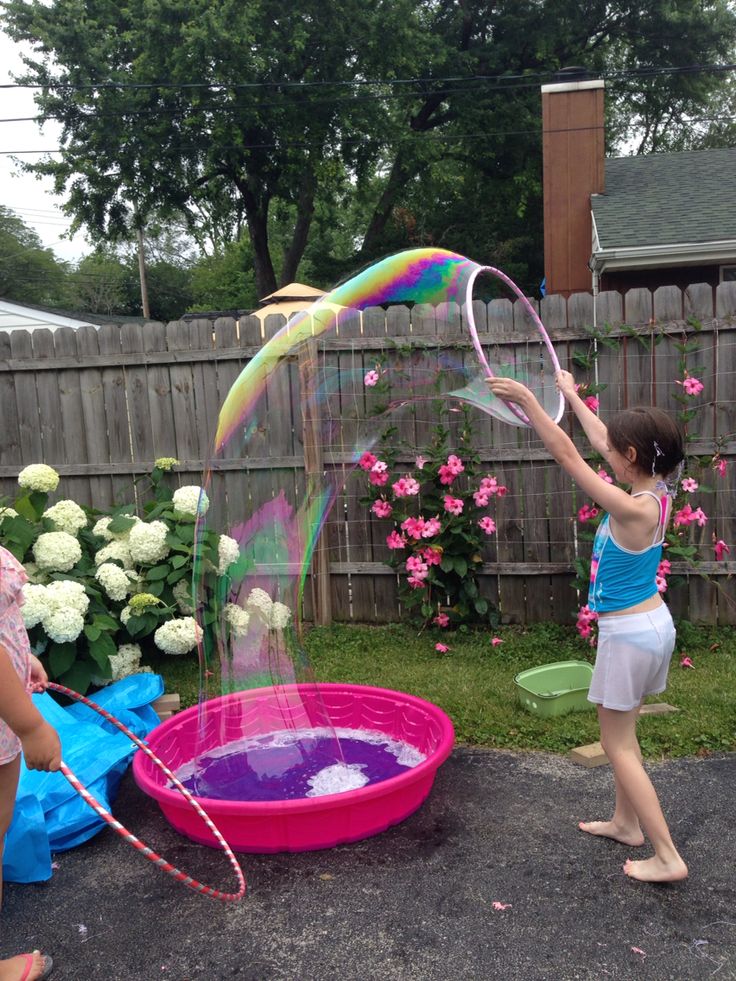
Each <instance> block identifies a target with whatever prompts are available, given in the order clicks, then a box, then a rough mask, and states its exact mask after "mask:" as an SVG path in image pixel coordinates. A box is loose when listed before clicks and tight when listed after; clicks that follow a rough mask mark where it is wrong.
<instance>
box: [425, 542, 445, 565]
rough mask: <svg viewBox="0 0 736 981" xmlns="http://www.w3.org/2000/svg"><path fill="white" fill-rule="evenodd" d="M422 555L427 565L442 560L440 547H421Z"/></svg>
mask: <svg viewBox="0 0 736 981" xmlns="http://www.w3.org/2000/svg"><path fill="white" fill-rule="evenodd" d="M422 556H423V557H424V561H425V562H426V563H427V565H439V564H440V562H441V561H442V549H441V548H432V547H431V546H430V547H429V548H423V549H422Z"/></svg>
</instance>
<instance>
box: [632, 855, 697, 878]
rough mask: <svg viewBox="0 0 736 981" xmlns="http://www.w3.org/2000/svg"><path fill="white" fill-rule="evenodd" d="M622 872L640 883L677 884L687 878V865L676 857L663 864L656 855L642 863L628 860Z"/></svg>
mask: <svg viewBox="0 0 736 981" xmlns="http://www.w3.org/2000/svg"><path fill="white" fill-rule="evenodd" d="M624 872H625V873H626V875H628V876H629V877H630V878H631V879H639V881H640V882H679V881H680V879H686V878H687V865H685V863H684V862H683V860H682V859H681V858H680V856H679V855H678V856H677V858H674V859H672V861H670V862H664V861H662V859H661V858H658V857H657V856H656V855H654V856H652V858H647V859H645V860H644V861H642V862H632V861H631V859H630V858H628V859H627V860H626V862H625V864H624Z"/></svg>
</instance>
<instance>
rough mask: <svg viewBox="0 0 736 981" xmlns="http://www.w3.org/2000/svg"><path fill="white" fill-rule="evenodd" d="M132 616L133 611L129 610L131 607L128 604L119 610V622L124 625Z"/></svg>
mask: <svg viewBox="0 0 736 981" xmlns="http://www.w3.org/2000/svg"><path fill="white" fill-rule="evenodd" d="M132 616H133V611H132V610H131V608H130V607H129V606H124V607H123V608H122V610H121V611H120V622H121V623H122V625H123V626H124V627H125V626H126V625H127V623H128V620H130V618H131V617H132Z"/></svg>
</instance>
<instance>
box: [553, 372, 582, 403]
mask: <svg viewBox="0 0 736 981" xmlns="http://www.w3.org/2000/svg"><path fill="white" fill-rule="evenodd" d="M555 381H556V382H557V388H558V389H559V390H560V391H561V392H562V394H563V395H564V396H565V398H566V399H569V398H570V396H571V395H574V394H575V392H576V391H577V389H576V387H575V379H574V378H573V376H572V375H571V374H570V372H569V371H562V370H560V371H558V372H557V374H556V375H555Z"/></svg>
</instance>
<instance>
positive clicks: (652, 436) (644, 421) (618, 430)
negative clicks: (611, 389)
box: [608, 406, 685, 477]
mask: <svg viewBox="0 0 736 981" xmlns="http://www.w3.org/2000/svg"><path fill="white" fill-rule="evenodd" d="M608 442H609V443H610V445H611V448H612V449H614V450H616V451H617V452H618V453H623V454H625V453H626V451H627V450H628V448H629V447H630V446H633V447H634V449H635V450H636V461H635V463H634V466H635V467H636V468H637V470H639V471H641V472H642V473H651V474H655V473H656V474H660V476H662V477H666V476H667V474H669V473H672V471H673V470H674V469H675V467H676V466H677V464H678V463H681V462H682V460H684V459H685V452H684V448H683V439H682V433H681V432H680V429H679V427H678V425H677V423H676V422H675V421H674V419H672V418H670V416H668V415H667V413H666V412H663V411H662V410H661V409H656V408H654V406H638V407H637V408H635V409H624V410H623V411H622V412H617V413H616V414H615V415H614V416H613V418H612V419H611V421H610V422H609V423H608Z"/></svg>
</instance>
